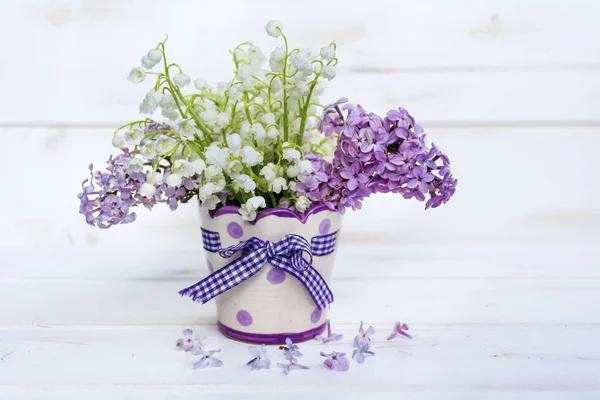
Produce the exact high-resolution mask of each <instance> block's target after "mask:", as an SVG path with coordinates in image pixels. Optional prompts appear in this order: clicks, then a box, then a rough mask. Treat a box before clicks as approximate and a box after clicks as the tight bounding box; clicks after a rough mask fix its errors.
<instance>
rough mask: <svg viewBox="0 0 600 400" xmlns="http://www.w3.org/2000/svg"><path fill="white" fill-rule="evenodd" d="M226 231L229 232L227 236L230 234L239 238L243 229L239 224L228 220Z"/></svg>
mask: <svg viewBox="0 0 600 400" xmlns="http://www.w3.org/2000/svg"><path fill="white" fill-rule="evenodd" d="M227 233H229V236H231V237H232V238H234V239H239V238H241V237H242V235H243V234H244V230H243V229H242V227H241V226H240V224H238V223H236V222H230V223H229V224H228V225H227Z"/></svg>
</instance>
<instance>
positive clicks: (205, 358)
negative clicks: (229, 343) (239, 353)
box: [191, 348, 223, 369]
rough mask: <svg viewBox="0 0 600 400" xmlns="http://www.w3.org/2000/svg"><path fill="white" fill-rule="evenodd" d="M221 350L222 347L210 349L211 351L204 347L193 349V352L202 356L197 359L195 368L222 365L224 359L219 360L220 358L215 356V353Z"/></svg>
mask: <svg viewBox="0 0 600 400" xmlns="http://www.w3.org/2000/svg"><path fill="white" fill-rule="evenodd" d="M220 351H221V349H218V350H209V351H204V350H202V349H197V348H194V349H192V350H191V353H192V354H193V355H195V356H200V360H199V361H196V362H195V363H194V366H193V368H194V369H199V368H206V367H208V366H209V365H210V366H211V367H221V366H223V361H221V360H219V359H218V358H216V357H215V356H214V354H215V353H219V352H220Z"/></svg>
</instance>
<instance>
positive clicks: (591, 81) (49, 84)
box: [0, 63, 600, 130]
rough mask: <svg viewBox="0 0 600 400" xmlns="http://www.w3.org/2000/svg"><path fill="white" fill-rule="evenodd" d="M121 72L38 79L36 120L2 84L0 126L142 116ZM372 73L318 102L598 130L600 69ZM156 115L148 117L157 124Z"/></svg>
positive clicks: (342, 83)
mask: <svg viewBox="0 0 600 400" xmlns="http://www.w3.org/2000/svg"><path fill="white" fill-rule="evenodd" d="M114 65H118V63H115V64H114ZM128 68H130V66H129V65H122V71H118V72H116V73H114V74H111V73H104V75H103V76H105V77H107V79H106V80H104V79H89V78H87V76H82V75H83V71H81V72H80V71H74V72H73V74H72V76H71V77H70V78H69V79H68V81H69V82H77V86H76V89H70V88H69V87H68V85H71V84H74V83H68V84H65V83H64V82H65V81H66V80H67V77H66V76H65V77H64V79H51V80H44V81H43V82H40V83H39V84H38V85H36V87H39V88H38V89H37V90H42V91H43V92H45V93H53V95H52V101H51V102H48V103H46V104H45V106H44V107H43V108H40V109H37V110H36V112H35V113H31V111H30V110H29V109H28V108H27V107H22V106H20V104H25V103H26V101H27V98H28V96H29V93H30V91H28V90H22V88H21V84H20V83H19V82H18V81H16V80H9V81H7V82H4V83H3V84H4V85H5V86H7V87H8V89H9V90H10V91H11V93H14V95H15V98H14V101H11V102H10V103H9V104H7V105H6V107H7V108H6V109H7V112H5V113H2V115H1V116H0V124H2V125H4V126H27V125H30V124H33V125H36V126H40V125H47V124H50V125H58V126H90V125H92V126H95V125H98V126H103V127H106V128H107V129H108V130H112V129H115V128H116V127H118V126H121V125H123V124H124V123H127V122H130V121H135V120H137V119H139V118H140V117H141V116H140V114H139V113H138V109H139V105H140V103H141V100H142V99H143V97H144V96H145V93H146V92H147V91H148V90H150V87H151V83H148V82H144V83H142V84H141V85H137V86H133V85H131V84H130V83H129V82H127V81H126V80H125V79H124V78H123V71H125V72H126V70H127V69H128ZM223 70H227V69H224V68H221V71H223ZM371 72H372V73H367V74H362V73H351V72H348V73H344V72H341V73H340V74H339V75H338V77H337V78H336V79H334V80H333V81H332V82H331V84H330V86H329V88H328V91H327V92H326V94H325V96H324V98H323V103H329V102H331V101H334V100H336V99H338V98H339V97H342V96H344V97H348V98H349V99H350V101H352V102H354V103H359V104H361V105H363V106H364V107H366V108H367V109H368V110H370V111H375V112H378V113H382V114H384V113H385V112H387V111H388V110H390V109H394V108H397V107H399V106H401V107H404V108H406V109H408V110H409V111H410V112H411V113H412V115H413V116H415V118H417V120H418V121H419V122H420V123H422V124H423V125H424V126H441V127H447V126H454V125H461V126H462V125H486V126H489V125H494V124H499V125H509V126H516V127H519V126H531V125H569V126H577V125H586V126H587V125H594V126H596V125H598V124H600V119H599V118H598V114H597V112H596V110H595V108H594V106H593V105H594V104H598V103H600V70H589V71H541V72H540V71H507V72H502V71H500V72H498V71H476V72H465V71H456V72H447V71H446V72H435V73H426V72H425V73H423V72H405V73H402V72H392V73H385V72H378V71H377V70H373V71H371ZM85 74H87V72H85ZM222 78H223V79H230V78H229V77H227V76H226V75H222ZM549 82H551V84H549ZM73 99H77V101H73ZM565 99H569V100H568V101H565ZM65 104H69V107H65V106H64V105H65ZM156 114H157V115H156V116H154V118H157V119H159V120H162V119H163V118H162V117H161V116H160V113H159V112H157V113H156ZM144 117H145V116H144Z"/></svg>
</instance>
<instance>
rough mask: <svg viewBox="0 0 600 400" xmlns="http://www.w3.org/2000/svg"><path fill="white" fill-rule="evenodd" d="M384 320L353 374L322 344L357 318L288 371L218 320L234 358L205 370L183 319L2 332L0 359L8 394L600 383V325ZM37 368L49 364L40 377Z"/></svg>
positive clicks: (215, 342)
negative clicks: (159, 324) (441, 324)
mask: <svg viewBox="0 0 600 400" xmlns="http://www.w3.org/2000/svg"><path fill="white" fill-rule="evenodd" d="M375 328H376V330H377V332H376V334H375V337H374V342H373V349H374V351H375V352H376V355H375V356H374V357H371V358H368V359H367V360H366V362H365V364H363V365H359V364H357V363H355V362H352V364H351V367H350V370H349V371H348V372H347V373H336V372H331V371H327V370H325V368H324V367H323V366H322V364H321V363H322V360H323V359H322V358H321V357H320V356H319V352H320V351H344V352H347V353H349V352H350V353H351V348H352V347H351V344H350V342H351V340H352V338H353V336H354V335H355V334H356V331H355V327H348V328H343V329H341V330H338V333H342V334H344V338H343V340H342V341H340V342H337V343H334V344H328V345H325V346H324V345H320V344H319V343H317V342H314V341H313V342H308V343H305V344H303V345H302V346H301V350H302V352H303V353H304V356H303V357H302V361H303V362H304V363H305V364H307V365H309V366H310V367H311V369H310V370H307V371H293V372H292V373H291V374H290V375H289V376H283V374H282V372H281V369H280V368H277V367H275V366H274V367H273V368H272V369H271V370H262V371H255V372H249V371H247V370H246V369H247V367H246V366H245V365H244V364H245V362H247V361H248V360H249V358H251V357H250V356H249V354H248V352H247V345H245V344H242V343H237V342H232V341H229V340H227V339H224V338H222V337H221V336H219V334H218V332H217V331H216V329H215V328H214V327H201V328H197V329H196V332H198V333H200V334H201V335H203V336H204V337H205V345H206V346H207V348H211V349H212V348H215V349H216V348H221V349H222V352H221V358H222V360H223V362H224V364H225V365H224V367H223V368H221V369H216V368H212V369H206V370H193V369H192V368H191V365H192V363H193V360H194V357H193V356H191V355H190V354H189V353H187V354H186V353H182V352H179V351H177V350H176V349H175V348H174V340H175V339H176V338H178V337H179V336H180V335H181V329H180V327H169V328H151V329H143V330H130V329H113V330H110V331H107V330H93V331H90V330H69V331H60V330H59V331H56V330H53V329H38V330H35V331H11V332H1V333H0V334H1V335H2V341H1V342H0V343H1V344H2V345H3V346H8V347H9V348H11V349H12V351H13V354H11V356H10V357H7V359H6V360H5V362H4V363H1V362H0V371H2V373H0V394H1V393H2V391H5V393H6V392H8V393H10V391H19V390H20V391H23V390H24V389H25V388H27V391H30V392H31V391H34V390H40V389H46V390H48V391H54V390H58V391H64V390H65V389H67V390H68V389H70V390H77V389H80V390H83V391H86V392H87V391H89V390H90V389H92V388H93V389H95V390H100V391H104V392H109V391H111V390H113V391H117V390H119V391H124V392H125V393H127V391H130V392H132V393H136V392H138V391H142V390H144V388H152V389H154V390H157V391H158V392H159V393H162V397H160V398H163V399H164V398H168V397H167V393H169V392H171V393H173V392H176V391H177V390H182V391H183V392H184V393H185V392H186V391H187V390H189V389H196V390H197V391H198V393H199V394H200V393H201V394H202V395H204V393H207V394H209V393H212V395H213V396H216V395H217V393H220V394H221V395H222V396H228V395H229V394H230V393H239V392H248V393H249V394H250V395H256V394H258V393H261V394H262V393H266V392H272V393H271V395H273V394H275V393H277V394H279V395H280V396H281V395H284V394H287V393H303V394H305V395H306V394H317V393H319V394H326V393H327V394H329V395H330V396H333V398H341V396H342V395H346V394H351V393H357V392H358V393H361V394H362V396H363V397H364V396H365V395H367V393H369V392H370V393H371V394H372V395H375V396H377V395H383V394H393V393H395V394H396V395H397V394H398V393H402V394H404V393H406V394H407V395H412V396H417V395H424V394H428V395H429V397H428V398H437V397H436V396H435V394H436V393H440V392H447V393H451V394H452V395H453V396H454V398H462V397H461V396H462V395H465V396H469V395H473V394H474V393H478V394H480V395H482V396H485V397H487V395H488V394H489V395H490V396H493V395H496V396H498V395H501V394H506V393H507V392H508V393H513V394H514V392H520V393H521V397H519V398H529V397H528V396H527V395H535V394H536V393H537V394H540V393H541V392H546V393H547V392H551V391H557V392H558V393H561V392H563V393H565V392H567V393H571V395H573V396H577V393H578V392H579V391H583V392H585V391H596V393H597V392H598V391H599V390H600V382H599V381H598V378H597V374H596V373H595V372H596V371H595V369H594V365H596V364H597V363H598V360H599V359H600V351H599V350H598V348H597V347H595V348H594V347H593V346H592V347H591V348H589V349H586V345H592V344H593V343H594V342H595V338H596V337H597V334H598V330H590V329H569V328H558V329H555V330H552V331H546V330H540V329H535V328H533V329H508V330H507V329H481V330H476V331H474V330H472V329H464V328H457V329H446V328H444V329H428V328H418V329H416V330H414V332H413V333H414V334H415V339H413V340H408V339H406V340H401V339H397V340H395V341H392V342H387V341H386V340H385V337H386V336H387V333H388V332H387V330H388V329H389V326H387V325H376V326H375ZM149 349H151V351H150V350H149ZM268 354H269V356H270V358H271V360H272V362H274V363H276V362H282V361H283V356H282V354H281V353H280V351H279V350H278V349H277V348H276V347H275V346H271V347H269V348H268ZM65 356H68V362H67V361H66V360H67V359H66V357H65ZM100 359H101V360H102V361H101V362H98V361H99V360H100ZM95 360H97V361H95ZM107 365H114V366H116V365H119V368H107V367H106V366H107ZM59 366H60V367H59ZM32 368H36V369H39V370H44V371H45V373H44V374H36V375H35V376H34V377H32V376H31V374H30V371H31V370H32ZM232 375H235V377H236V380H235V382H232V379H231V377H232ZM394 377H395V378H394ZM146 390H147V389H146ZM121 393H123V392H121ZM432 394H434V395H433V396H432ZM338 396H339V397H338ZM227 398H229V397H227ZM344 398H345V396H344ZM377 398H379V397H377ZM381 398H386V397H381ZM512 398H517V397H512ZM577 398H579V397H577Z"/></svg>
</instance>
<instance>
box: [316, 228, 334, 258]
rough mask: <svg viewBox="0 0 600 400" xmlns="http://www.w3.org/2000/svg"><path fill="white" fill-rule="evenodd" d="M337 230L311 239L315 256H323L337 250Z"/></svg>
mask: <svg viewBox="0 0 600 400" xmlns="http://www.w3.org/2000/svg"><path fill="white" fill-rule="evenodd" d="M336 237H337V231H335V232H333V233H330V234H328V235H322V236H315V237H313V238H312V239H311V240H310V243H311V249H312V254H313V256H317V257H322V256H326V255H327V254H331V253H333V252H334V251H335V239H336Z"/></svg>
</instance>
